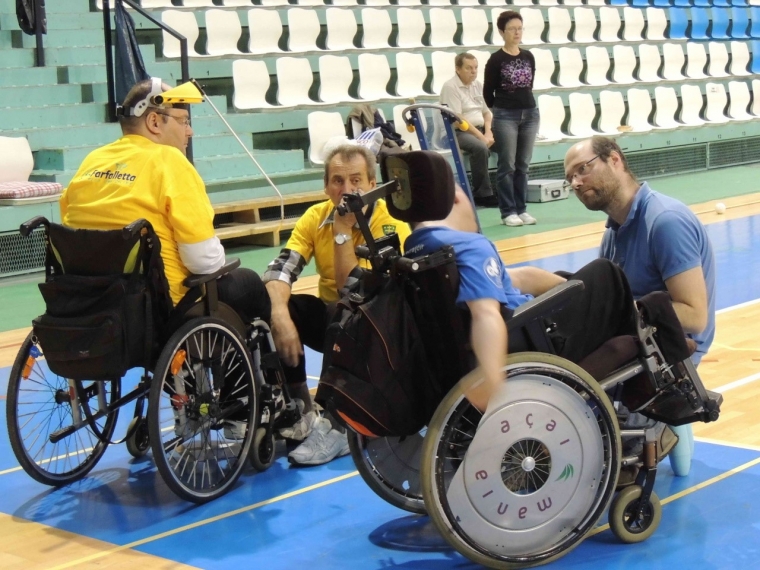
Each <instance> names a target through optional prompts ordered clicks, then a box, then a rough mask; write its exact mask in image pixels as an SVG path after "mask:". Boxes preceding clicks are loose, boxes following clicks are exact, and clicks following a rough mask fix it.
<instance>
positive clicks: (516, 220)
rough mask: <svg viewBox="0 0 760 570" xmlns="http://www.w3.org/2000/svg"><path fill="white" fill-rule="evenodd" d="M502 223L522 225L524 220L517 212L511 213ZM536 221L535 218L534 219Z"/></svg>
mask: <svg viewBox="0 0 760 570" xmlns="http://www.w3.org/2000/svg"><path fill="white" fill-rule="evenodd" d="M501 223H502V224H504V225H505V226H513V227H514V226H521V225H523V221H522V220H521V219H520V216H518V215H517V214H509V215H508V216H507V217H506V218H503V219H502V220H501ZM533 223H535V220H534V221H533Z"/></svg>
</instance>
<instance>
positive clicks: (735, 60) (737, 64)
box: [731, 42, 751, 75]
mask: <svg viewBox="0 0 760 570" xmlns="http://www.w3.org/2000/svg"><path fill="white" fill-rule="evenodd" d="M749 61H750V56H749V48H748V47H747V44H746V43H744V42H731V75H751V73H750V72H749V71H748V68H749Z"/></svg>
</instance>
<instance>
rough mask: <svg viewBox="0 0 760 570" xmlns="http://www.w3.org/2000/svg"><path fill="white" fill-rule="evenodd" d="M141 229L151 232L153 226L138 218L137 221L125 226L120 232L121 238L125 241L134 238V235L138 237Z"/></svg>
mask: <svg viewBox="0 0 760 570" xmlns="http://www.w3.org/2000/svg"><path fill="white" fill-rule="evenodd" d="M143 229H147V230H149V231H151V232H152V231H153V226H152V225H151V223H150V222H149V221H148V220H146V219H144V218H140V219H139V220H135V221H134V222H132V223H131V224H129V225H128V226H125V227H124V229H123V230H122V236H123V237H124V239H125V240H126V239H131V238H133V237H135V236H136V235H138V234H139V233H140V232H141V231H142V230H143Z"/></svg>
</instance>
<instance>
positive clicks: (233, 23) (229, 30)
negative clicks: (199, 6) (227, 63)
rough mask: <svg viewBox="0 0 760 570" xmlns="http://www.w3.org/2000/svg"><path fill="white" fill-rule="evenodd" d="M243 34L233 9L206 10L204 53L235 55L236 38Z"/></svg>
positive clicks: (237, 52) (236, 49) (236, 48)
mask: <svg viewBox="0 0 760 570" xmlns="http://www.w3.org/2000/svg"><path fill="white" fill-rule="evenodd" d="M242 34H243V27H242V26H241V25H240V19H239V18H238V15H237V12H236V11H234V10H206V53H208V54H209V55H237V54H240V53H241V52H240V50H239V49H238V47H237V43H238V40H239V39H240V36H241V35H242Z"/></svg>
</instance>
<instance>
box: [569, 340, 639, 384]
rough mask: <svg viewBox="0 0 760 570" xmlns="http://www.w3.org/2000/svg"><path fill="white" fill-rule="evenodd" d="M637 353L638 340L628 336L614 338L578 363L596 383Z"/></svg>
mask: <svg viewBox="0 0 760 570" xmlns="http://www.w3.org/2000/svg"><path fill="white" fill-rule="evenodd" d="M638 353H639V346H638V339H637V338H636V337H633V336H630V335H624V336H616V337H613V338H611V339H610V340H608V341H607V342H605V343H604V344H603V345H602V346H600V347H599V348H597V349H596V350H595V351H594V352H592V353H591V354H589V355H588V356H586V358H584V359H583V360H581V361H580V362H579V363H578V366H580V367H581V368H583V369H584V370H585V371H586V372H588V373H589V374H591V376H592V378H594V380H596V381H600V380H603V379H604V378H605V377H607V376H608V375H609V374H610V373H611V372H613V371H614V370H617V369H618V368H620V367H621V366H623V365H624V364H627V363H628V362H630V361H631V360H633V359H634V358H635V357H636V355H637V354H638Z"/></svg>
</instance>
